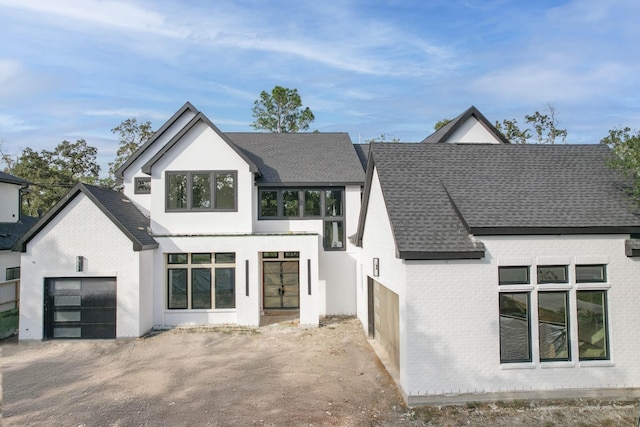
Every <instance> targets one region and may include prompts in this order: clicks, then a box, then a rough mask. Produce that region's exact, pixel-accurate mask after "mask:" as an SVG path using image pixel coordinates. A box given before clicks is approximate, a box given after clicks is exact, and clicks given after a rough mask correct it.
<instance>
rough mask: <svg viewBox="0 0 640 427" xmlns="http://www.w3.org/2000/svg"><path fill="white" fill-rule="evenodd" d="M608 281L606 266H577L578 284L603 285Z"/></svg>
mask: <svg viewBox="0 0 640 427" xmlns="http://www.w3.org/2000/svg"><path fill="white" fill-rule="evenodd" d="M606 281H607V270H606V266H605V265H576V283H602V282H606Z"/></svg>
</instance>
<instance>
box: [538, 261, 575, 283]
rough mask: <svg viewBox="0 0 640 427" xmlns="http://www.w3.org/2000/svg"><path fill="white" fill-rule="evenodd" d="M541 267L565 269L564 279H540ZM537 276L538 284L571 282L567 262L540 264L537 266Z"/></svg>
mask: <svg viewBox="0 0 640 427" xmlns="http://www.w3.org/2000/svg"><path fill="white" fill-rule="evenodd" d="M541 268H563V269H564V280H545V279H540V276H541V274H540V269H541ZM536 277H537V280H538V284H541V285H544V284H547V283H569V266H568V265H565V264H550V265H538V266H537V267H536Z"/></svg>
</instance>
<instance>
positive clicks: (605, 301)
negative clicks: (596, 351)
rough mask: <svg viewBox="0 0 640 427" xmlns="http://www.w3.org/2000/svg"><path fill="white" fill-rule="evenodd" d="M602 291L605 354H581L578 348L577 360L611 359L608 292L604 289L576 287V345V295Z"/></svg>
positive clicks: (578, 326) (578, 331)
mask: <svg viewBox="0 0 640 427" xmlns="http://www.w3.org/2000/svg"><path fill="white" fill-rule="evenodd" d="M596 292H598V293H602V304H603V305H602V309H603V311H604V312H603V313H602V319H601V320H602V323H603V328H604V332H605V337H604V350H605V353H606V355H605V356H602V357H588V356H582V354H581V352H582V349H580V350H578V360H579V361H580V362H584V361H590V360H611V346H610V342H609V340H610V329H609V292H608V291H607V290H605V289H578V290H577V291H576V311H577V313H578V324H577V325H576V329H577V333H578V347H579V346H580V307H579V306H580V301H581V300H580V298H578V295H580V294H583V293H584V294H587V293H596Z"/></svg>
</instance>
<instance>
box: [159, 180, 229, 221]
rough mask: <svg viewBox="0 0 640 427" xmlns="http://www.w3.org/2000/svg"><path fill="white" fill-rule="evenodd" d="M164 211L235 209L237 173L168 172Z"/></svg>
mask: <svg viewBox="0 0 640 427" xmlns="http://www.w3.org/2000/svg"><path fill="white" fill-rule="evenodd" d="M166 178H167V179H166V181H167V194H166V196H167V197H166V209H167V211H192V212H198V211H235V210H236V209H237V185H236V182H237V172H236V171H203V172H200V171H198V172H191V171H190V172H167V176H166Z"/></svg>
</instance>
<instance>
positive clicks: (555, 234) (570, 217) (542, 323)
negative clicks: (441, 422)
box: [354, 115, 640, 404]
mask: <svg viewBox="0 0 640 427" xmlns="http://www.w3.org/2000/svg"><path fill="white" fill-rule="evenodd" d="M466 119H468V120H471V121H474V122H475V125H474V126H469V125H467V126H461V125H460V123H455V122H456V121H455V120H454V122H452V123H451V126H450V128H449V129H448V130H447V129H445V130H444V131H443V132H440V136H441V137H442V136H443V134H445V133H446V132H447V131H449V132H455V128H456V127H457V128H458V129H465V128H466V129H473V128H476V129H478V125H482V126H483V127H484V128H485V129H488V131H491V129H490V127H489V126H490V125H489V126H487V124H488V122H486V123H484V122H483V121H484V120H486V119H483V118H480V119H477V118H476V120H473V118H471V116H470V115H467V116H466ZM451 128H454V129H453V131H452V130H451ZM441 141H447V140H446V138H445V139H440V140H438V139H437V138H431V139H430V138H427V140H425V141H424V142H423V143H422V144H373V145H372V147H371V148H370V153H369V158H368V171H367V178H366V183H365V188H364V196H363V207H362V212H361V217H360V224H359V229H358V233H357V236H356V237H355V239H354V240H356V242H357V244H358V245H359V246H361V247H362V253H361V260H360V261H361V270H362V282H363V286H360V287H358V317H359V318H360V319H361V320H362V323H363V326H364V328H365V331H367V333H368V334H369V336H370V337H371V338H373V339H374V342H376V343H377V345H376V346H375V347H376V350H377V351H378V353H379V354H380V355H381V356H382V358H383V360H385V362H386V365H387V367H388V369H389V370H390V372H392V374H393V375H394V377H395V378H396V380H397V382H398V384H399V386H400V388H401V390H402V392H403V394H404V396H405V398H406V399H407V401H408V402H409V403H410V404H411V403H419V402H446V401H452V400H456V399H463V400H464V399H466V400H483V399H502V398H506V397H514V396H516V397H517V396H520V397H521V398H524V397H526V396H536V395H537V396H540V394H539V393H547V394H546V395H547V396H550V395H551V396H553V395H554V394H553V393H560V394H561V393H562V392H563V391H566V390H571V393H573V394H574V395H588V393H589V392H590V391H593V390H597V389H602V388H617V389H623V388H628V387H640V365H639V364H638V363H637V355H638V354H639V352H640V339H639V338H640V336H638V333H637V329H638V328H637V325H638V324H640V323H639V322H640V310H638V308H637V301H638V300H639V299H640V286H638V285H639V281H640V260H639V258H638V255H640V253H639V251H638V240H636V239H634V237H635V236H638V235H639V234H638V233H640V216H639V215H638V209H637V207H635V206H633V205H632V203H631V201H630V200H629V199H627V198H626V196H625V194H624V193H623V192H622V191H621V189H620V186H621V185H623V184H624V181H623V180H622V179H621V177H620V176H618V175H617V174H616V173H615V172H614V171H612V170H611V169H609V168H608V167H607V166H606V161H605V160H606V157H607V156H608V155H609V150H608V148H607V147H605V146H601V145H589V146H574V145H562V146H539V145H511V144H501V143H498V142H499V141H498V140H496V141H493V142H490V141H486V140H485V141H481V142H482V143H481V144H473V143H472V142H473V141H472V140H467V141H465V142H464V143H454V144H445V143H440V142H441ZM449 142H451V141H449ZM514 393H515V394H514ZM537 393H538V394H537ZM543 395H544V394H543Z"/></svg>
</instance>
